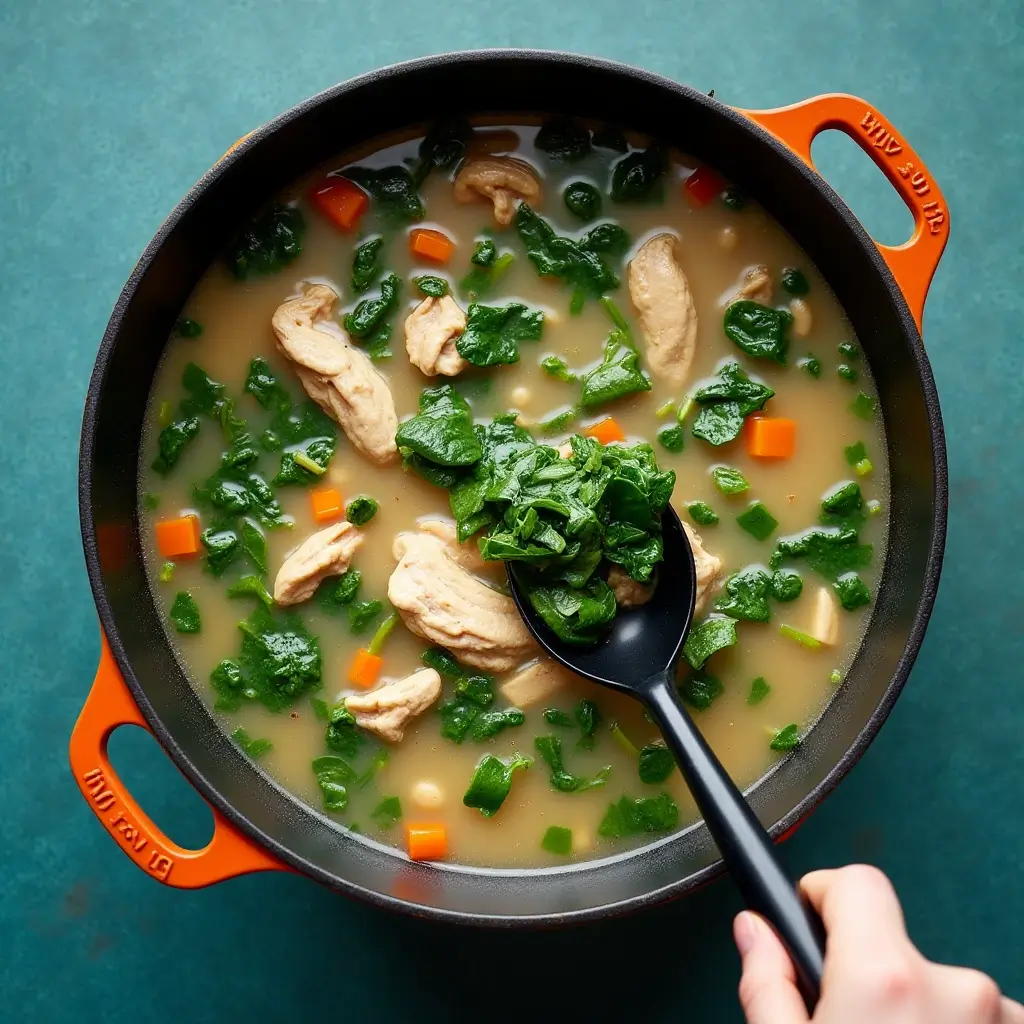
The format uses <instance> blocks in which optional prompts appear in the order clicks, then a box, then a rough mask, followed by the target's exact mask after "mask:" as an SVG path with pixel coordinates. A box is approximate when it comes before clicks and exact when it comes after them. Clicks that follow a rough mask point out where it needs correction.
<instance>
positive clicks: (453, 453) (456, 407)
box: [395, 384, 483, 466]
mask: <svg viewBox="0 0 1024 1024" xmlns="http://www.w3.org/2000/svg"><path fill="white" fill-rule="evenodd" d="M395 443H396V444H397V445H398V447H399V448H400V449H407V450H408V451H410V452H413V453H415V454H417V455H419V456H421V457H422V458H424V459H427V460H428V461H430V462H433V463H436V464H438V465H440V466H468V465H471V464H472V463H474V462H477V461H478V460H479V459H480V458H481V456H482V455H483V448H482V446H481V444H480V441H479V439H478V437H477V435H476V432H475V431H474V429H473V419H472V416H471V414H470V409H469V404H468V403H467V402H466V400H465V399H464V398H463V397H462V395H460V394H459V393H458V392H457V391H456V390H455V389H454V388H453V387H452V386H451V385H450V384H442V385H441V387H439V388H427V389H426V390H425V391H423V392H422V394H421V395H420V411H419V415H417V416H413V417H412V419H408V420H405V421H404V422H403V423H400V424H399V425H398V432H397V433H396V434H395ZM403 454H404V452H403Z"/></svg>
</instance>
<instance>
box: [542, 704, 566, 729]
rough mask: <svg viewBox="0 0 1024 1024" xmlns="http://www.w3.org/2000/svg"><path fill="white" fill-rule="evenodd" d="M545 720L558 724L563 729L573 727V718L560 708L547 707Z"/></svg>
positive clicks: (549, 723) (551, 723) (550, 723)
mask: <svg viewBox="0 0 1024 1024" xmlns="http://www.w3.org/2000/svg"><path fill="white" fill-rule="evenodd" d="M544 721H545V722H547V723H548V725H558V726H561V727H562V728H563V729H571V728H572V718H571V717H570V716H569V715H568V714H567V713H566V712H565V711H561V710H559V709H558V708H545V709H544Z"/></svg>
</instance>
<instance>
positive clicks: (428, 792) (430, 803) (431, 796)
mask: <svg viewBox="0 0 1024 1024" xmlns="http://www.w3.org/2000/svg"><path fill="white" fill-rule="evenodd" d="M409 798H410V799H411V800H412V802H413V803H414V804H416V806H417V807H422V808H423V809H424V810H426V811H433V810H436V809H437V808H438V807H440V806H441V805H442V804H444V790H443V789H442V788H441V787H440V786H439V785H438V784H437V783H436V782H431V781H430V780H429V779H420V781H419V782H416V783H414V784H413V787H412V790H411V791H410V793H409Z"/></svg>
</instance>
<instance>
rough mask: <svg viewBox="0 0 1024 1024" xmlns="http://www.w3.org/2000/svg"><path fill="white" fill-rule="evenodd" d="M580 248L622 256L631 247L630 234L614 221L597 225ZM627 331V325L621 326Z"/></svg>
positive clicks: (581, 240)
mask: <svg viewBox="0 0 1024 1024" xmlns="http://www.w3.org/2000/svg"><path fill="white" fill-rule="evenodd" d="M579 244H580V248H581V249H584V250H585V251H587V252H596V253H608V254H609V255H611V256H620V255H622V253H624V252H625V251H626V250H627V249H628V248H629V245H630V238H629V232H627V231H626V229H625V228H624V227H622V226H621V225H619V224H616V223H615V222H614V221H610V220H608V221H605V222H604V223H603V224H595V225H594V227H592V228H591V229H590V230H589V231H588V232H587V233H586V234H585V235H584V236H583V237H582V238H581V239H580V243H579ZM619 326H620V327H622V328H623V330H625V324H619Z"/></svg>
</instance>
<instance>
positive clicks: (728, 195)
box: [722, 185, 749, 210]
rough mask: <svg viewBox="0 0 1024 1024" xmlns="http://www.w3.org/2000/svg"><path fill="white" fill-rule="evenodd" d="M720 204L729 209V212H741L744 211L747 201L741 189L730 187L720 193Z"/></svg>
mask: <svg viewBox="0 0 1024 1024" xmlns="http://www.w3.org/2000/svg"><path fill="white" fill-rule="evenodd" d="M722 202H723V203H725V205H726V206H728V207H729V209H730V210H743V209H746V207H747V204H748V202H749V200H748V199H747V195H746V193H745V192H743V191H742V190H741V189H739V188H737V187H736V186H735V185H730V186H729V187H728V188H727V189H726V190H725V191H724V192H723V193H722Z"/></svg>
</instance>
